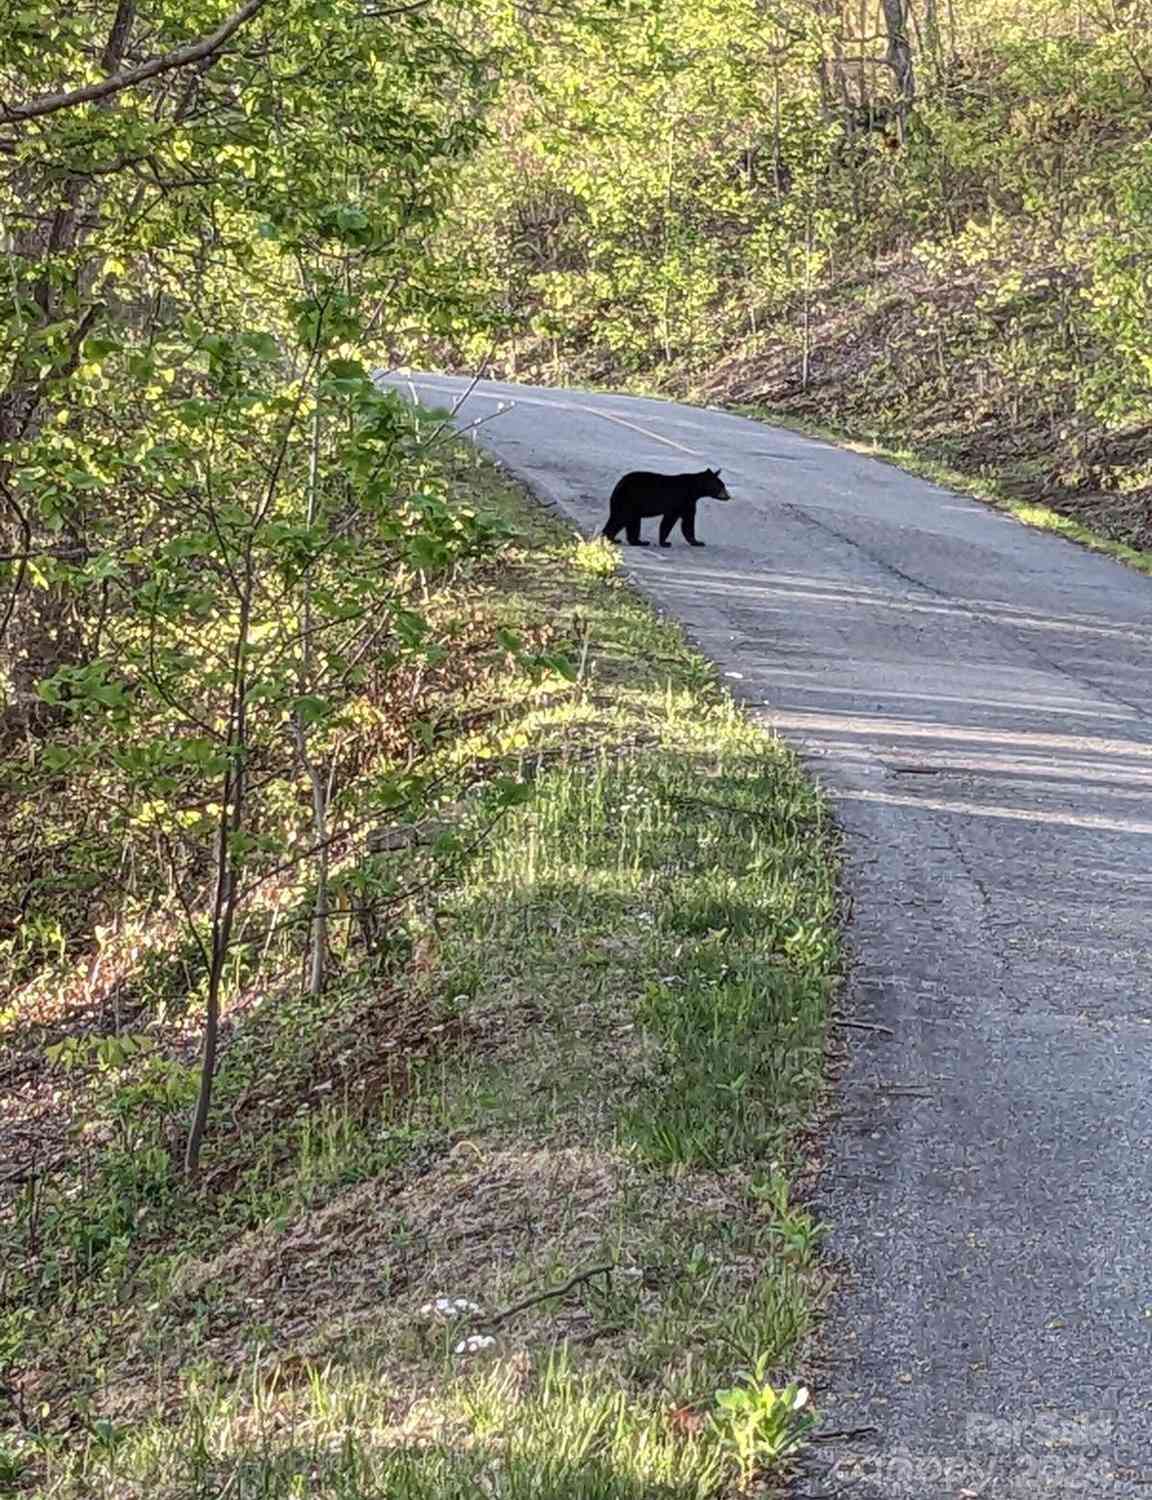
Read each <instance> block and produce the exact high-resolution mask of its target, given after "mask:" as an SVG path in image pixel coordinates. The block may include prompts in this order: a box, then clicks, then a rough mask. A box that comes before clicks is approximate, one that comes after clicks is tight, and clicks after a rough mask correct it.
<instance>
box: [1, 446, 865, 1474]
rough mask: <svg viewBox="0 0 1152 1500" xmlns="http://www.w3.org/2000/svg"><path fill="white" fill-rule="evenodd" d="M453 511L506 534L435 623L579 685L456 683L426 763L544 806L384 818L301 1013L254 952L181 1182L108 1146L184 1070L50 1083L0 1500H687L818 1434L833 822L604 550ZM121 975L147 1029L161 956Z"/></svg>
mask: <svg viewBox="0 0 1152 1500" xmlns="http://www.w3.org/2000/svg"><path fill="white" fill-rule="evenodd" d="M457 484H458V485H459V486H461V487H462V488H463V487H467V489H468V490H469V491H470V493H471V494H472V495H473V496H476V495H477V494H480V495H481V496H482V499H483V501H484V503H485V504H486V505H487V506H489V507H491V508H494V509H495V510H497V511H498V512H500V513H501V515H502V516H503V517H504V519H505V520H509V521H511V522H512V523H513V524H514V525H515V526H516V527H517V528H518V540H517V541H516V542H515V543H514V544H513V545H512V546H511V547H510V548H509V549H508V550H507V551H506V552H505V554H504V555H503V556H502V558H501V559H500V560H499V562H495V563H492V564H490V565H487V566H483V567H478V568H476V569H474V570H472V571H471V572H470V573H469V574H468V575H467V577H465V578H463V579H462V580H461V581H460V582H459V583H458V584H456V585H454V588H453V590H452V591H451V592H450V596H446V597H445V598H444V599H442V600H441V601H440V605H439V607H440V608H442V609H445V610H449V611H454V612H456V613H458V614H462V615H463V614H466V615H467V617H468V619H469V620H470V621H471V622H472V624H473V625H474V626H475V627H476V628H477V629H480V628H481V627H483V625H484V623H485V622H489V623H492V624H496V623H498V624H499V627H500V628H501V629H503V630H505V631H507V632H510V633H512V635H516V636H518V637H519V638H521V639H530V638H535V637H538V636H540V635H541V633H542V632H544V633H549V639H550V640H554V639H556V638H559V637H563V639H564V640H565V642H566V643H567V650H568V652H569V654H570V658H571V660H572V661H573V662H574V663H575V664H576V669H575V672H574V680H572V681H565V680H563V679H562V678H557V677H548V678H545V679H541V678H540V676H539V675H538V674H537V675H535V676H534V675H533V674H528V673H525V672H524V671H523V670H521V669H520V667H519V666H517V665H516V664H515V663H514V662H512V660H511V656H510V659H509V663H508V665H507V668H506V670H504V671H503V675H501V676H500V678H499V681H498V683H495V684H494V682H493V681H492V680H486V681H484V682H483V683H481V682H480V681H476V682H475V683H474V684H473V690H472V693H471V696H470V695H469V689H468V688H467V687H465V688H464V689H461V687H460V685H459V683H454V685H453V690H454V691H455V692H456V693H457V694H458V695H460V697H459V700H458V701H457V702H456V704H455V708H456V711H457V712H458V728H457V733H456V734H455V736H454V737H453V738H452V739H451V741H450V743H448V744H447V745H446V746H445V748H444V749H443V751H442V755H443V761H444V764H445V766H448V765H451V764H459V765H460V766H469V765H472V764H474V763H475V760H476V755H477V752H478V749H479V748H480V747H481V745H483V746H486V747H487V751H488V753H489V754H496V755H497V756H498V758H499V762H500V764H501V765H503V766H506V767H507V769H508V772H509V774H510V775H515V776H517V777H519V778H520V779H521V780H523V781H525V782H526V783H527V785H528V786H529V788H530V793H529V795H528V796H527V797H526V798H525V799H524V800H521V801H520V802H519V803H518V804H517V805H502V807H501V809H500V813H499V816H498V817H495V818H491V817H489V816H488V815H487V814H486V813H485V811H484V802H483V798H484V795H485V793H484V788H483V786H480V787H477V788H473V789H469V788H468V787H464V788H462V789H461V790H460V793H459V795H458V796H457V797H456V799H455V800H454V801H453V802H452V803H451V804H449V805H446V806H445V807H444V808H443V809H442V812H441V814H440V816H438V818H437V819H436V820H434V822H433V823H426V824H424V825H422V826H421V827H419V828H399V829H397V828H393V829H391V830H387V831H386V835H385V836H382V837H381V839H380V840H379V842H378V848H379V851H380V852H379V858H380V859H381V860H383V861H385V862H387V861H389V860H391V861H396V862H399V863H400V864H401V865H402V866H403V867H404V869H405V871H406V884H407V885H408V886H409V887H412V888H413V891H412V895H411V897H410V899H409V900H408V901H407V903H406V905H405V906H404V907H403V909H402V910H397V911H395V912H394V913H393V915H392V919H391V923H390V927H389V930H388V932H387V934H385V936H386V938H387V941H386V942H382V943H379V944H377V945H376V947H375V949H374V956H373V958H372V960H371V961H367V960H365V961H364V962H360V963H351V962H350V963H348V964H347V965H346V966H345V967H344V968H342V969H340V970H339V971H338V973H337V975H336V977H335V979H334V981H333V983H332V985H331V987H330V988H329V990H328V992H327V994H326V995H325V996H324V997H323V998H322V999H319V1000H318V999H309V998H306V997H304V996H303V995H301V993H300V984H299V974H298V970H297V969H295V968H293V967H292V966H291V965H289V966H288V967H282V968H281V969H280V970H279V971H278V972H277V971H276V970H275V969H274V968H273V967H269V966H268V965H267V964H266V965H265V967H264V968H261V967H260V965H259V963H258V962H257V959H258V957H259V954H258V952H257V951H256V949H257V948H258V947H259V943H260V942H261V938H260V937H255V936H254V937H253V939H252V945H253V951H252V952H250V953H249V957H248V960H246V961H247V962H248V963H249V966H250V969H251V976H250V977H249V979H248V981H247V982H246V983H244V984H241V983H239V982H238V984H237V993H238V994H242V995H243V997H244V1001H243V1004H239V1005H237V1006H236V1007H234V1008H233V1010H232V1011H231V1012H230V1015H229V1018H228V1026H229V1034H228V1042H227V1046H226V1047H225V1049H224V1052H223V1056H222V1061H221V1073H220V1082H219V1091H218V1096H217V1116H216V1119H215V1121H214V1127H213V1128H214V1135H213V1137H212V1138H211V1140H212V1154H211V1160H210V1162H209V1164H208V1168H209V1169H208V1170H207V1172H206V1174H205V1177H204V1179H203V1181H202V1183H201V1184H200V1185H199V1186H198V1187H196V1188H195V1189H193V1188H189V1187H187V1186H186V1185H184V1184H182V1183H181V1182H179V1181H178V1180H177V1179H176V1178H175V1177H174V1176H173V1174H172V1172H171V1170H170V1166H169V1158H168V1156H167V1155H166V1153H165V1151H164V1150H163V1149H162V1148H161V1147H160V1146H153V1147H152V1148H150V1150H148V1151H141V1150H139V1149H135V1148H134V1144H133V1136H132V1129H131V1126H132V1111H133V1108H134V1107H139V1108H144V1107H145V1106H148V1107H152V1106H154V1104H155V1099H156V1094H157V1091H161V1092H162V1090H163V1088H164V1086H165V1076H166V1074H165V1067H164V1058H165V1056H167V1055H171V1054H170V1053H165V1052H164V1050H163V1048H161V1047H157V1049H156V1051H155V1053H154V1054H153V1055H152V1056H151V1058H150V1059H149V1060H148V1061H147V1063H146V1064H145V1063H141V1061H140V1059H139V1058H133V1057H122V1056H118V1055H117V1053H116V1049H115V1047H114V1046H109V1047H107V1048H106V1049H105V1053H104V1055H103V1056H98V1055H94V1056H92V1057H89V1058H88V1061H87V1064H86V1069H85V1071H84V1079H85V1083H84V1087H83V1088H82V1089H80V1088H78V1087H77V1088H76V1089H74V1090H72V1091H71V1092H70V1085H69V1079H70V1078H71V1077H72V1076H73V1074H71V1073H69V1072H67V1071H61V1070H59V1069H58V1071H57V1072H56V1073H55V1074H53V1075H52V1076H53V1077H55V1078H56V1079H57V1080H58V1084H59V1096H58V1099H57V1103H56V1107H57V1108H58V1109H59V1110H61V1111H63V1112H64V1113H65V1114H66V1115H68V1117H69V1119H70V1120H71V1127H70V1128H71V1129H72V1130H74V1131H76V1132H80V1133H83V1132H85V1131H95V1132H97V1133H98V1134H99V1135H100V1138H101V1140H102V1142H103V1146H102V1149H101V1151H100V1152H98V1153H96V1154H95V1155H93V1156H92V1157H90V1158H89V1159H88V1163H87V1168H86V1175H85V1176H84V1178H83V1180H77V1179H71V1180H70V1182H69V1186H68V1188H67V1191H66V1192H60V1191H54V1190H53V1188H52V1186H51V1182H50V1180H47V1181H46V1180H44V1179H39V1180H38V1181H32V1180H31V1179H29V1181H28V1182H26V1183H21V1182H19V1181H18V1182H17V1183H16V1184H15V1186H14V1189H13V1190H12V1191H11V1193H10V1195H9V1200H8V1203H7V1206H6V1210H5V1217H4V1219H3V1223H2V1225H0V1236H2V1240H3V1254H4V1262H5V1266H6V1267H9V1268H13V1269H10V1270H6V1272H5V1292H6V1294H7V1301H6V1306H5V1308H4V1312H3V1321H2V1322H0V1330H2V1332H0V1382H2V1384H0V1399H2V1400H3V1402H4V1403H5V1405H3V1406H0V1412H2V1414H3V1415H2V1416H0V1487H6V1488H7V1489H9V1490H12V1491H20V1492H24V1493H27V1494H29V1495H35V1496H40V1497H44V1500H47V1497H59V1500H65V1497H68V1500H80V1497H82V1496H83V1497H100V1500H104V1497H107V1500H112V1497H115V1500H128V1497H135V1496H140V1497H144V1496H147V1497H149V1500H193V1497H196V1500H199V1497H204V1500H207V1497H209V1496H211V1497H215V1500H222V1497H224V1496H227V1497H228V1500H248V1497H255V1496H260V1497H262V1500H269V1497H276V1500H280V1497H284V1500H287V1497H294V1496H303V1495H309V1496H325V1497H328V1496H331V1497H348V1500H352V1497H356V1500H366V1497H369V1496H381V1497H383V1496H388V1497H389V1500H453V1497H457V1496H459V1497H463V1496H474V1495H488V1496H499V1497H507V1500H518V1497H524V1500H528V1497H530V1496H531V1497H533V1500H549V1497H554V1500H641V1497H645V1500H647V1497H654V1496H667V1497H676V1500H681V1497H682V1500H689V1497H700V1500H703V1497H707V1496H716V1495H719V1494H722V1493H726V1492H731V1493H734V1492H735V1491H736V1490H737V1489H741V1488H744V1487H745V1486H747V1485H748V1484H751V1483H754V1482H758V1481H759V1480H763V1479H765V1478H779V1477H780V1475H781V1474H782V1473H783V1472H784V1466H785V1465H786V1462H787V1457H788V1454H789V1453H790V1452H791V1451H792V1450H793V1449H794V1447H795V1446H796V1444H797V1443H798V1442H799V1441H800V1440H801V1438H802V1436H803V1431H804V1426H805V1422H806V1420H807V1416H806V1410H805V1408H804V1393H803V1392H802V1391H801V1390H798V1389H797V1386H796V1384H795V1382H794V1380H793V1377H794V1376H795V1374H796V1370H795V1366H796V1361H797V1348H798V1343H799V1341H800V1340H801V1338H802V1337H803V1336H804V1334H805V1333H806V1332H807V1330H808V1329H809V1328H810V1327H811V1324H812V1319H813V1315H814V1312H815V1310H816V1308H817V1307H818V1304H819V1301H820V1298H821V1296H822V1292H823V1280H824V1272H823V1271H822V1269H821V1268H820V1265H819V1262H818V1255H817V1250H818V1244H819V1239H820V1227H819V1226H818V1225H816V1224H814V1223H813V1221H812V1219H811V1217H810V1216H809V1214H808V1213H807V1211H806V1210H805V1208H804V1207H803V1201H802V1197H803V1195H802V1192H800V1193H799V1195H798V1192H797V1186H796V1184H797V1182H798V1181H799V1182H801V1183H802V1181H803V1178H804V1174H805V1170H806V1162H805V1147H804V1131H805V1127H806V1123H807V1122H808V1121H809V1120H810V1119H811V1118H812V1113H813V1109H814V1106H815V1104H816V1102H817V1098H818V1093H819V1089H820V1081H821V1071H822V1057H823V1046H824V1026H825V1015H826V1007H827V1000H828V995H829V989H830V985H831V984H832V982H833V980H834V976H835V972H836V964H837V951H836V937H835V928H834V916H835V910H834V868H833V860H832V841H831V836H830V830H829V828H828V825H827V823H826V820H825V815H824V812H823V810H822V807H821V804H820V802H819V800H818V798H817V795H816V793H815V792H814V790H813V788H812V787H811V786H810V784H809V783H808V782H807V781H806V780H805V778H804V776H803V775H802V773H801V771H800V769H799V767H798V765H797V763H796V761H795V760H794V758H793V757H792V755H791V754H790V753H789V752H788V751H786V750H785V749H784V748H783V747H781V746H780V745H779V744H778V743H777V742H775V741H774V740H772V739H770V738H768V737H767V736H765V735H764V734H763V733H762V732H761V731H759V730H756V729H753V728H752V727H751V726H750V725H749V724H748V723H747V722H746V721H745V720H744V719H743V718H741V716H740V715H739V714H738V713H737V712H736V711H735V710H734V708H733V707H732V706H731V705H730V704H729V703H728V702H727V701H726V700H725V699H724V698H723V696H722V695H721V693H720V692H719V691H718V689H717V688H716V687H715V685H714V684H713V681H712V677H711V675H710V672H709V669H708V668H707V666H706V664H705V663H704V662H703V661H702V660H701V659H700V658H698V657H697V656H695V655H694V654H693V653H692V652H690V651H689V650H688V649H687V648H686V647H685V646H684V644H683V642H682V640H681V638H680V637H679V635H678V634H677V633H676V631H675V630H673V629H672V628H671V627H670V626H668V625H666V624H665V623H663V622H661V621H660V620H658V619H657V618H656V617H655V616H654V615H653V614H652V613H651V611H650V610H649V609H648V608H647V607H646V606H645V605H644V604H643V603H641V602H640V601H639V599H638V598H637V597H636V596H635V595H634V594H633V593H632V592H631V591H630V590H629V589H628V587H626V586H625V584H624V583H623V581H622V580H621V579H620V578H619V577H618V576H617V574H616V569H615V562H614V559H613V555H612V553H611V552H610V550H609V549H607V548H606V547H604V546H603V545H601V544H599V543H583V542H579V541H574V540H573V538H572V537H571V534H570V533H568V532H566V531H565V530H564V529H563V528H561V527H560V526H558V525H557V524H556V523H555V522H553V521H552V520H551V519H549V518H547V517H546V516H544V515H543V514H542V513H540V512H539V511H538V510H537V509H536V508H535V507H534V506H532V505H531V504H529V503H528V502H526V501H525V500H524V498H523V497H522V496H521V495H520V494H519V493H518V492H516V491H514V490H512V489H511V488H510V487H509V486H508V485H507V484H505V483H504V482H503V481H502V480H500V479H498V478H496V477H495V476H494V475H493V474H492V472H491V471H490V470H488V469H486V468H483V467H481V466H478V465H475V464H474V463H473V461H472V459H470V458H465V457H461V458H460V460H459V464H458V473H457ZM413 870H415V871H417V872H418V873H419V875H420V880H419V881H418V882H416V881H413V879H412V872H413ZM262 940H263V942H264V943H265V944H266V945H267V944H269V943H271V946H269V947H267V949H266V952H267V953H271V954H275V953H276V952H277V951H278V950H277V949H276V947H275V943H274V940H270V939H269V938H268V935H267V933H265V934H263V937H262ZM288 956H289V957H290V954H289V955H288ZM121 961H122V962H123V964H124V965H125V967H126V969H131V970H132V971H133V973H134V974H135V975H136V977H137V979H139V971H140V970H141V969H143V970H146V974H147V987H150V988H149V990H148V992H149V995H150V996H152V1000H153V1003H152V1006H151V1012H150V1013H151V1014H152V1016H153V1020H155V1018H156V1016H157V1015H160V1016H161V1019H160V1020H158V1021H156V1027H157V1035H158V1036H160V1035H164V1036H167V1033H166V1032H164V1026H165V1025H166V1024H167V1022H166V1021H165V1020H164V1019H163V1017H164V1016H165V1015H166V1014H167V1012H165V1011H164V1008H163V1004H162V1003H161V1001H162V998H163V997H164V996H168V997H169V998H168V1001H167V1002H165V1003H167V1004H169V1005H170V1006H176V1008H177V1009H178V1008H179V1007H178V1006H177V1005H176V998H175V997H177V996H178V995H179V994H180V993H181V991H182V987H183V985H184V983H185V981H184V979H183V978H182V975H183V972H184V971H183V968H182V965H184V964H185V963H186V962H187V958H186V955H185V954H183V953H182V951H181V948H180V944H179V942H178V941H176V938H175V936H174V935H173V934H170V933H169V934H165V933H164V932H163V931H153V932H152V934H151V938H150V942H149V943H148V944H145V943H144V942H142V941H138V942H137V946H136V950H135V952H134V954H129V955H125V956H123V957H122V959H121ZM148 1012H149V1008H148V1007H147V1006H143V1007H141V1006H139V1005H138V1006H137V1007H136V1008H135V1010H134V1020H133V1028H132V1029H133V1032H134V1033H137V1034H138V1033H140V1032H141V1031H146V1030H147V1026H146V1024H145V1019H146V1014H147V1013H148ZM24 1019H25V1020H26V1019H27V1018H24ZM7 1025H8V1027H9V1033H8V1034H9V1036H10V1037H11V1036H12V1035H13V1034H14V1032H13V1028H15V1030H17V1031H18V1030H19V1027H20V1025H21V1018H20V1017H19V1016H13V1015H11V1014H10V1015H9V1016H8V1020H7ZM113 1038H114V1033H113ZM166 1045H168V1043H166ZM180 1045H182V1043H181V1042H180V1034H179V1033H178V1032H177V1034H176V1038H175V1040H174V1041H172V1042H171V1046H172V1047H173V1048H175V1049H178V1048H179V1046H180ZM129 1050H130V1049H129ZM134 1070H135V1071H134ZM132 1080H135V1085H134V1086H136V1087H137V1088H138V1089H139V1090H141V1091H142V1092H140V1093H139V1095H133V1094H132V1092H131V1088H130V1087H129V1084H131V1082H132ZM134 1100H135V1106H134ZM186 1104H187V1100H186V1099H184V1098H180V1099H173V1100H172V1101H171V1108H172V1111H173V1113H174V1114H175V1113H176V1112H177V1111H178V1110H179V1109H183V1108H184V1107H186ZM117 1132H119V1134H118V1133H117ZM17 1268H18V1269H17ZM14 1292H15V1293H18V1295H16V1296H13V1293H14ZM721 1397H723V1399H720V1398H721Z"/></svg>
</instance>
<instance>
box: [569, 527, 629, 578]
mask: <svg viewBox="0 0 1152 1500" xmlns="http://www.w3.org/2000/svg"><path fill="white" fill-rule="evenodd" d="M571 556H572V563H573V565H574V566H575V567H576V568H577V569H578V571H580V572H582V573H588V574H590V575H591V576H592V577H593V578H612V577H614V576H615V575H616V574H617V573H618V572H619V571H620V549H619V547H614V546H613V545H612V543H611V542H609V541H606V540H605V539H604V537H600V536H597V537H592V538H591V539H590V540H588V541H583V540H581V541H578V542H577V543H576V544H575V546H574V547H573V548H572V553H571Z"/></svg>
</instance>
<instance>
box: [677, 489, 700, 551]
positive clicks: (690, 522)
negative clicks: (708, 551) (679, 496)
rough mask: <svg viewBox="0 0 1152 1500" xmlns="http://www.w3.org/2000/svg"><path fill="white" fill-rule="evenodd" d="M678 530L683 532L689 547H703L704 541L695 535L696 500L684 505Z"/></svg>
mask: <svg viewBox="0 0 1152 1500" xmlns="http://www.w3.org/2000/svg"><path fill="white" fill-rule="evenodd" d="M680 530H681V531H682V532H683V533H684V540H685V541H686V542H687V543H688V545H689V547H703V546H705V545H706V543H704V542H702V541H700V540H699V538H698V537H697V535H696V502H695V500H693V501H692V503H691V504H690V505H686V506H685V507H684V515H683V518H682V519H681V521H680Z"/></svg>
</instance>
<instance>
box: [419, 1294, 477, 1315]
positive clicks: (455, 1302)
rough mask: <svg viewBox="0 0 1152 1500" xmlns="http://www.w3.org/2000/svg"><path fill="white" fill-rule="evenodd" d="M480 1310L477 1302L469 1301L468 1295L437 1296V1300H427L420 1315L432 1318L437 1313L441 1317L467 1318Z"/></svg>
mask: <svg viewBox="0 0 1152 1500" xmlns="http://www.w3.org/2000/svg"><path fill="white" fill-rule="evenodd" d="M479 1311H480V1308H479V1307H478V1306H477V1304H476V1303H475V1302H469V1300H468V1298H467V1297H437V1298H436V1300H435V1302H425V1304H424V1306H423V1307H422V1308H421V1309H420V1316H421V1317H423V1318H430V1317H432V1316H433V1315H434V1314H435V1316H437V1317H440V1318H465V1317H468V1316H469V1315H470V1314H472V1313H478V1312H479Z"/></svg>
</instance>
